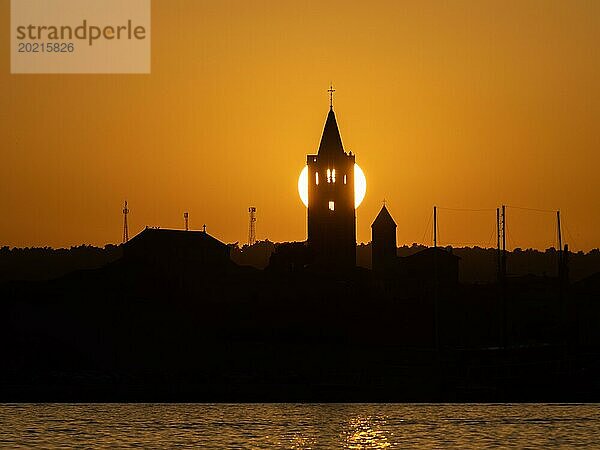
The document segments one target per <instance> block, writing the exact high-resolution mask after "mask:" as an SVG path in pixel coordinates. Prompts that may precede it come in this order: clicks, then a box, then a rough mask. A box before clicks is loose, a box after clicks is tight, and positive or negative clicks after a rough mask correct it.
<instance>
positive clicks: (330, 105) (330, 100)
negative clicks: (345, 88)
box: [327, 83, 335, 109]
mask: <svg viewBox="0 0 600 450" xmlns="http://www.w3.org/2000/svg"><path fill="white" fill-rule="evenodd" d="M327 92H329V109H333V93H334V92H335V89H334V88H333V83H330V84H329V89H327Z"/></svg>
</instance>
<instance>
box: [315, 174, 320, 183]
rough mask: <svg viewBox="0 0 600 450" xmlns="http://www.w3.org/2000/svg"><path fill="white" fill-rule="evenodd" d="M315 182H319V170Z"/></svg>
mask: <svg viewBox="0 0 600 450" xmlns="http://www.w3.org/2000/svg"><path fill="white" fill-rule="evenodd" d="M315 184H319V172H315Z"/></svg>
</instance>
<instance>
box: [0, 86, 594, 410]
mask: <svg viewBox="0 0 600 450" xmlns="http://www.w3.org/2000/svg"><path fill="white" fill-rule="evenodd" d="M331 91H332V89H331ZM358 158H359V155H355V154H353V153H352V152H346V151H345V149H344V146H343V143H342V138H341V134H340V131H339V129H338V125H337V121H336V115H335V112H334V109H333V104H332V103H330V108H329V111H328V112H327V117H326V120H325V126H324V130H323V132H322V137H321V141H320V144H319V147H318V149H317V152H316V153H314V154H308V155H307V156H306V164H307V179H308V181H307V183H308V190H307V194H308V207H307V230H308V236H307V240H306V241H303V242H287V243H271V242H269V241H255V239H251V241H252V242H251V245H245V246H243V247H241V248H240V247H239V246H237V245H227V244H226V243H224V242H221V241H220V240H219V239H217V238H216V237H215V236H217V235H218V230H212V229H210V228H207V227H206V226H204V227H202V229H201V230H192V229H189V226H188V217H189V216H188V213H185V216H184V217H185V221H186V222H185V224H186V225H185V229H182V230H172V229H163V228H155V227H146V228H145V229H143V230H142V231H141V232H139V233H138V234H137V235H135V236H133V237H132V238H131V239H130V238H129V230H128V227H127V214H129V207H128V205H127V204H125V206H124V209H123V213H124V220H125V222H124V241H125V242H124V243H123V244H122V245H110V246H107V247H105V248H103V249H99V248H93V247H85V246H84V247H75V248H72V249H70V250H53V249H9V248H7V247H5V248H3V249H1V250H0V267H2V269H3V270H2V275H1V277H0V296H1V297H2V306H1V308H2V327H0V329H1V331H0V333H1V336H2V341H3V342H4V343H5V345H4V346H3V353H4V354H3V370H2V372H1V374H0V399H1V400H2V401H11V402H12V401H19V402H21V401H261V402H264V401H278V402H279V401H285V402H296V401H343V402H350V401H352V402H362V401H386V402H394V401H416V402H430V401H599V400H600V381H599V380H600V328H599V327H598V323H600V302H599V300H600V270H599V268H600V252H598V250H594V251H591V252H589V253H587V254H585V253H583V252H580V253H571V252H569V249H568V245H562V242H560V244H559V245H558V246H557V248H556V249H550V250H547V251H545V252H544V251H535V250H514V251H512V252H509V251H508V250H507V249H506V245H505V243H504V242H502V240H503V237H504V236H503V234H502V232H503V229H504V228H505V222H504V221H505V211H504V208H502V210H501V209H498V216H497V217H498V229H497V244H498V245H497V248H489V249H484V248H478V247H477V248H451V247H443V246H439V245H438V242H437V239H436V238H434V245H433V246H431V247H426V246H419V245H416V244H415V245H413V246H410V247H406V246H404V247H400V248H399V247H398V244H397V240H396V236H397V221H396V219H395V218H394V216H393V215H392V213H391V211H392V210H393V208H392V207H391V205H387V204H385V203H384V204H383V205H382V207H381V209H380V211H379V213H378V214H377V216H376V217H373V218H371V219H370V220H371V223H372V225H371V230H372V239H371V243H370V244H368V245H358V246H357V241H356V200H357V199H356V197H355V196H356V191H355V167H356V166H355V163H356V160H357V159H358ZM435 211H436V212H437V210H435ZM253 212H254V213H255V212H256V209H255V210H254V211H250V213H251V214H252V213H253ZM436 212H434V214H436ZM559 220H560V217H559ZM252 223H253V222H252V216H251V222H250V227H251V228H250V230H251V231H250V234H251V235H252ZM435 229H436V225H435V224H434V230H435ZM559 230H560V228H559Z"/></svg>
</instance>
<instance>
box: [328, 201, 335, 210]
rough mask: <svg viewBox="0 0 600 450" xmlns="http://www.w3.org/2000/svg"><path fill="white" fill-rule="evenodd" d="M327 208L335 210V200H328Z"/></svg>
mask: <svg viewBox="0 0 600 450" xmlns="http://www.w3.org/2000/svg"><path fill="white" fill-rule="evenodd" d="M329 210H330V211H335V202H329Z"/></svg>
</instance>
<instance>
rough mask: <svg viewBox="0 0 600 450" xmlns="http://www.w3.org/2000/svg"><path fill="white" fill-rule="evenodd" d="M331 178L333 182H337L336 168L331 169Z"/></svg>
mask: <svg viewBox="0 0 600 450" xmlns="http://www.w3.org/2000/svg"><path fill="white" fill-rule="evenodd" d="M331 180H332V181H331V182H332V183H335V169H333V170H332V171H331Z"/></svg>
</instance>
